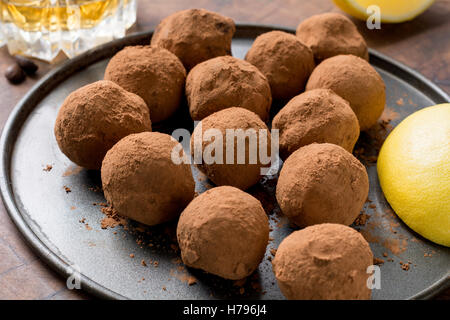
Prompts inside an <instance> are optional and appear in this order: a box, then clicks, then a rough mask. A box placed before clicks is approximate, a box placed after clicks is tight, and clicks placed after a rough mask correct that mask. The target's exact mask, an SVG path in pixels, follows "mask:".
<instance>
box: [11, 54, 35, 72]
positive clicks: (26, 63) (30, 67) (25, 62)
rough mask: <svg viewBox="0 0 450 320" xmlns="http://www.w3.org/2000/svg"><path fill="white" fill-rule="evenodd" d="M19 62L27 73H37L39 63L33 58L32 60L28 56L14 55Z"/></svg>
mask: <svg viewBox="0 0 450 320" xmlns="http://www.w3.org/2000/svg"><path fill="white" fill-rule="evenodd" d="M14 58H15V59H16V61H17V63H18V64H19V66H20V67H21V68H22V70H23V71H25V72H26V73H27V74H30V75H31V74H35V73H36V71H37V69H38V65H37V64H36V63H34V62H33V60H30V59H28V58H25V57H22V56H15V57H14Z"/></svg>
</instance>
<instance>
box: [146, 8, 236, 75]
mask: <svg viewBox="0 0 450 320" xmlns="http://www.w3.org/2000/svg"><path fill="white" fill-rule="evenodd" d="M235 31H236V27H235V25H234V21H233V20H232V19H231V18H228V17H224V16H222V15H220V14H218V13H215V12H211V11H208V10H205V9H189V10H183V11H179V12H176V13H174V14H172V15H170V16H168V17H166V18H164V19H163V20H162V21H161V22H160V23H159V25H158V27H157V28H156V30H155V32H154V34H153V37H152V40H151V44H152V45H154V46H158V47H162V48H166V49H167V50H169V51H170V52H172V53H174V54H175V55H176V56H177V57H178V58H180V60H181V62H183V64H184V66H185V68H186V69H187V70H190V69H192V68H193V67H194V66H195V65H196V64H198V63H200V62H203V61H205V60H208V59H211V58H214V57H218V56H224V55H231V39H232V38H233V35H234V32H235Z"/></svg>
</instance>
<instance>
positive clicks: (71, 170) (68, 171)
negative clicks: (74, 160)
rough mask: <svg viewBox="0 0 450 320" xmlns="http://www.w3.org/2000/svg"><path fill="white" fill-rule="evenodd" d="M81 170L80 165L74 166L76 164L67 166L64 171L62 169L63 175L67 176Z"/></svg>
mask: <svg viewBox="0 0 450 320" xmlns="http://www.w3.org/2000/svg"><path fill="white" fill-rule="evenodd" d="M82 170H83V168H82V167H79V166H76V165H74V166H70V167H68V168H67V169H66V171H64V173H63V177H68V176H72V175H75V174H78V173H80V172H81V171H82Z"/></svg>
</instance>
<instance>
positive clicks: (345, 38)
mask: <svg viewBox="0 0 450 320" xmlns="http://www.w3.org/2000/svg"><path fill="white" fill-rule="evenodd" d="M296 35H297V37H298V38H299V39H300V40H301V41H303V43H305V44H306V45H307V46H309V47H310V48H311V50H312V51H313V53H314V57H315V59H316V61H317V62H318V63H320V62H321V61H322V60H325V59H328V58H331V57H333V56H337V55H340V54H353V55H355V56H358V57H361V58H363V59H365V60H369V51H368V49H367V44H366V41H365V40H364V38H363V36H362V35H361V34H360V33H359V31H358V29H357V28H356V26H355V24H354V23H353V22H352V21H351V20H350V19H349V18H347V17H346V16H344V15H342V14H340V13H334V12H328V13H323V14H318V15H315V16H312V17H310V18H308V19H306V20H304V21H303V22H301V23H300V24H299V25H298V27H297V32H296Z"/></svg>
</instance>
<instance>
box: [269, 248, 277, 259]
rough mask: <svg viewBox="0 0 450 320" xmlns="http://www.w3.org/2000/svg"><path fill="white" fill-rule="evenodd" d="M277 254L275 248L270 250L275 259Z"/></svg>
mask: <svg viewBox="0 0 450 320" xmlns="http://www.w3.org/2000/svg"><path fill="white" fill-rule="evenodd" d="M276 253H277V249H274V248H272V249H270V254H271V255H272V256H274V257H275V254H276Z"/></svg>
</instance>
